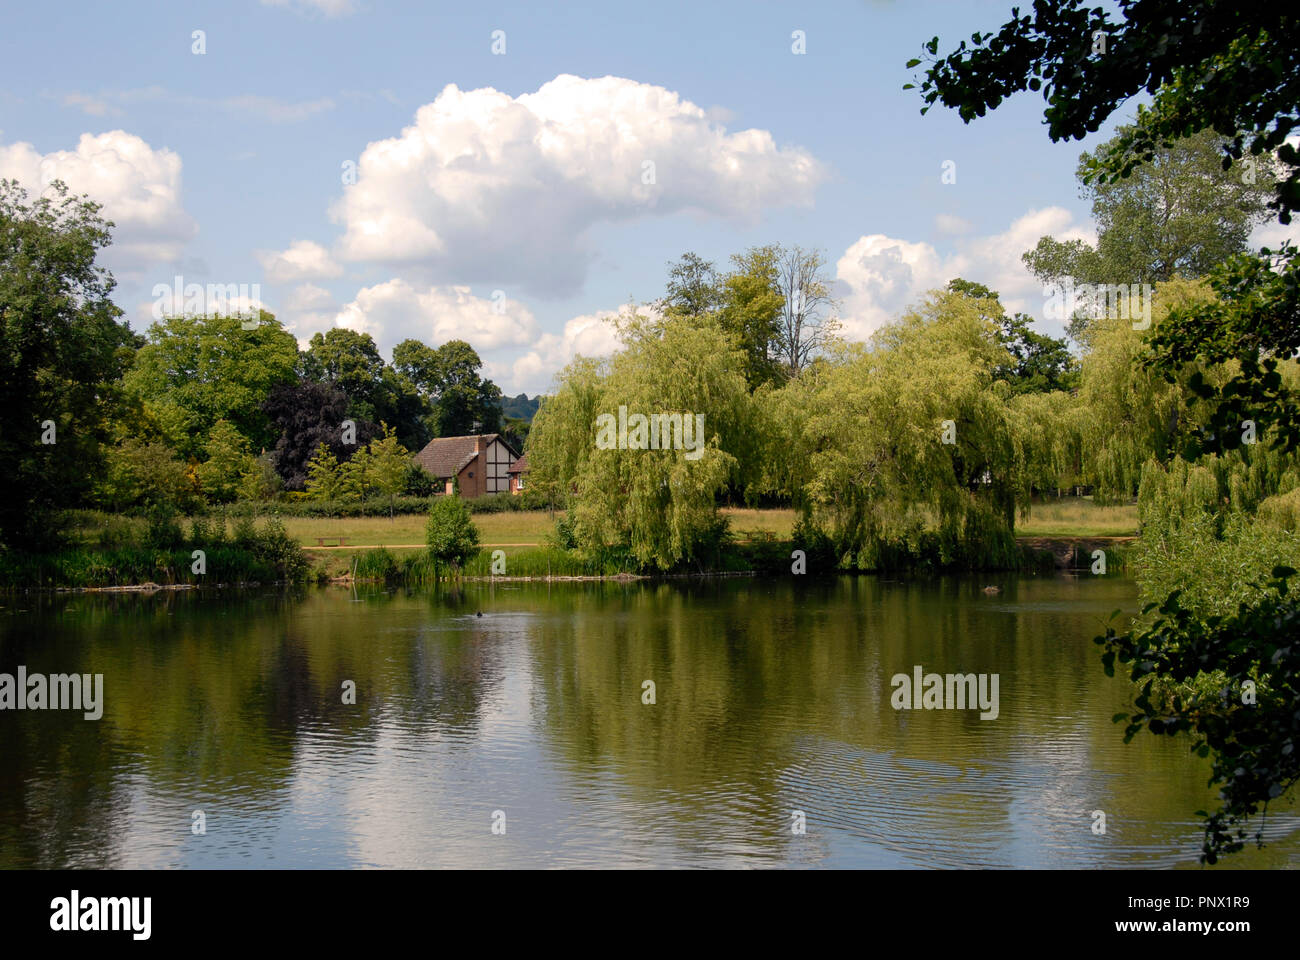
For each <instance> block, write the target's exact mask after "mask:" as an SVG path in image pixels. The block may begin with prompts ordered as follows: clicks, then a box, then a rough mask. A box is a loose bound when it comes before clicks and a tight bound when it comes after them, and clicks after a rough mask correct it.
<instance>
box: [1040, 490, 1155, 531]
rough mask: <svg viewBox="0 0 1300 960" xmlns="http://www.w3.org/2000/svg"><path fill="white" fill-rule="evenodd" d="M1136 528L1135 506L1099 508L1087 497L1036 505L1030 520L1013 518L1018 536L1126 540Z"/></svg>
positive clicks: (1067, 498) (1065, 498)
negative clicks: (1114, 538) (1118, 538)
mask: <svg viewBox="0 0 1300 960" xmlns="http://www.w3.org/2000/svg"><path fill="white" fill-rule="evenodd" d="M1137 529H1138V513H1137V504H1124V505H1122V506H1116V507H1102V506H1098V505H1097V504H1095V503H1093V502H1092V500H1091V499H1089V498H1086V497H1062V498H1061V499H1060V500H1048V501H1044V502H1042V503H1035V504H1034V505H1033V506H1032V507H1031V508H1030V511H1029V519H1027V520H1021V519H1020V517H1019V516H1017V517H1016V536H1018V537H1127V536H1134V535H1136V534H1137Z"/></svg>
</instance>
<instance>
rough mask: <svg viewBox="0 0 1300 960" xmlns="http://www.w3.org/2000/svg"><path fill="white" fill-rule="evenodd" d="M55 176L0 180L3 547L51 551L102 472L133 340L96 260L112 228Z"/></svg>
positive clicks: (0, 499) (109, 281) (0, 495)
mask: <svg viewBox="0 0 1300 960" xmlns="http://www.w3.org/2000/svg"><path fill="white" fill-rule="evenodd" d="M99 209H100V208H99V206H98V205H97V204H95V203H92V202H91V201H89V200H87V199H85V198H76V197H73V196H70V195H69V194H68V191H67V188H66V187H65V186H64V185H63V184H62V183H61V182H58V181H56V182H55V183H53V184H52V185H51V189H50V190H47V191H46V192H45V195H43V196H41V197H39V198H38V199H36V200H34V201H31V202H30V203H29V202H28V200H27V193H26V191H24V190H23V189H22V188H21V187H20V186H19V185H18V183H17V182H16V181H12V180H0V343H3V345H4V346H3V349H0V405H2V406H3V410H4V416H3V417H0V457H2V458H3V462H4V465H5V466H4V470H3V471H0V545H2V546H4V547H9V548H32V547H39V546H42V545H44V544H46V543H47V542H48V540H49V538H50V536H51V532H52V531H53V529H54V527H55V524H54V523H53V522H52V520H53V518H54V516H55V515H56V514H57V513H58V512H59V511H61V510H65V509H67V508H68V507H70V506H73V505H75V504H76V503H78V502H80V501H81V500H83V499H84V497H85V496H86V494H87V493H88V492H89V491H90V489H91V488H92V486H93V484H94V482H95V480H96V479H97V478H98V477H99V476H100V475H101V474H102V471H103V469H104V447H105V444H106V443H108V442H109V439H110V431H111V424H112V420H113V418H114V413H115V411H116V410H117V409H118V408H119V407H120V405H121V399H122V398H121V391H120V389H119V388H118V385H117V381H118V379H119V378H120V377H121V375H122V373H123V371H124V370H125V369H126V367H127V366H128V365H129V364H130V358H131V354H132V352H133V348H134V346H135V338H134V336H133V335H132V334H131V332H130V330H129V329H128V328H127V326H126V324H125V323H124V322H122V321H121V320H120V317H121V315H122V311H121V310H119V309H118V308H117V307H116V306H115V305H114V304H113V302H112V300H111V294H112V292H113V288H114V280H113V277H112V275H111V274H109V273H108V272H107V271H106V270H105V269H103V268H102V267H99V266H97V265H96V262H95V260H96V257H97V255H98V251H99V250H100V249H102V248H103V247H106V246H108V244H109V238H110V233H109V231H110V228H111V227H112V224H111V223H110V222H108V221H105V220H104V219H102V218H101V217H100V216H99Z"/></svg>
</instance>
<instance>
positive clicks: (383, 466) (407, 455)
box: [353, 424, 411, 513]
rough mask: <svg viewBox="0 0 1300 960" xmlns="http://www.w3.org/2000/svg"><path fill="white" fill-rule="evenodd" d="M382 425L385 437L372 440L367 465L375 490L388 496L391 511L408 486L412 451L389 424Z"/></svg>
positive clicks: (383, 495) (381, 494)
mask: <svg viewBox="0 0 1300 960" xmlns="http://www.w3.org/2000/svg"><path fill="white" fill-rule="evenodd" d="M382 426H383V430H384V435H383V437H381V438H380V439H378V440H372V441H370V448H369V453H370V458H369V462H368V464H367V467H368V471H369V476H370V480H371V483H372V485H373V486H374V488H375V490H376V491H377V492H378V493H379V495H380V496H382V497H387V498H388V503H389V507H390V511H389V512H390V513H391V512H392V504H393V503H394V501H395V500H396V499H397V495H398V494H399V493H401V492H402V490H403V488H404V487H405V486H406V480H407V470H408V469H409V468H410V465H411V452H410V451H409V450H407V449H406V448H405V447H404V446H402V445H401V444H400V443H399V442H398V440H397V435H396V434H394V433H393V431H392V430H391V429H390V428H389V426H388V424H383V425H382ZM353 459H354V460H355V459H356V458H353Z"/></svg>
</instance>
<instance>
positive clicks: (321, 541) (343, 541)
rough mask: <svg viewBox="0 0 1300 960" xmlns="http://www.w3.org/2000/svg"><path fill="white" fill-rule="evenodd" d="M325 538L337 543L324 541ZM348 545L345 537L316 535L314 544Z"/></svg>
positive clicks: (324, 545) (325, 545)
mask: <svg viewBox="0 0 1300 960" xmlns="http://www.w3.org/2000/svg"><path fill="white" fill-rule="evenodd" d="M326 540H337V541H338V543H326V542H325V541H326ZM347 545H348V540H347V537H317V538H316V546H318V547H346V546H347Z"/></svg>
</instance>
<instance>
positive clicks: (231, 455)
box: [197, 420, 257, 503]
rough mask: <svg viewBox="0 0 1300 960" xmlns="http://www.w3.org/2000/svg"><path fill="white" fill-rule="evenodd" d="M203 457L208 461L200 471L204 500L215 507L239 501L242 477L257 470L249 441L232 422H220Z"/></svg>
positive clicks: (202, 465) (209, 436) (200, 467)
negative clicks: (219, 504) (237, 499)
mask: <svg viewBox="0 0 1300 960" xmlns="http://www.w3.org/2000/svg"><path fill="white" fill-rule="evenodd" d="M204 453H205V455H206V457H207V459H206V460H205V461H204V462H203V463H201V464H199V467H198V471H197V472H198V478H199V483H200V484H201V485H202V487H203V494H204V496H206V497H207V498H208V500H209V501H210V502H212V503H229V502H230V501H232V500H234V499H236V497H238V496H239V487H240V483H241V479H242V477H243V476H244V474H246V473H249V472H252V471H254V470H255V469H256V467H257V464H256V461H255V460H254V458H253V455H252V453H250V452H249V449H248V441H247V440H246V439H245V438H244V437H243V436H242V435H241V434H240V433H239V431H238V430H236V429H235V426H234V424H232V423H230V421H228V420H218V421H217V422H216V423H215V424H213V427H212V432H211V433H210V434H209V435H208V442H207V446H206V447H205V449H204Z"/></svg>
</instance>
